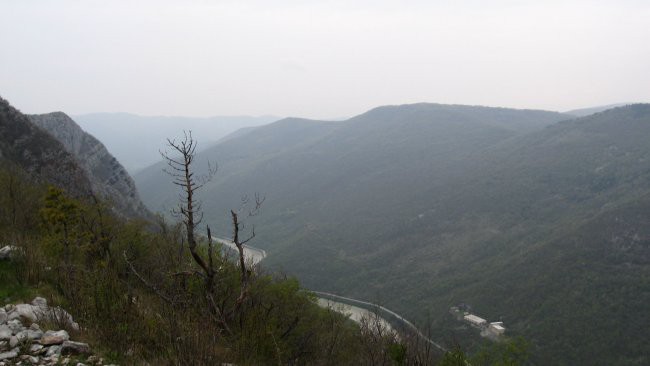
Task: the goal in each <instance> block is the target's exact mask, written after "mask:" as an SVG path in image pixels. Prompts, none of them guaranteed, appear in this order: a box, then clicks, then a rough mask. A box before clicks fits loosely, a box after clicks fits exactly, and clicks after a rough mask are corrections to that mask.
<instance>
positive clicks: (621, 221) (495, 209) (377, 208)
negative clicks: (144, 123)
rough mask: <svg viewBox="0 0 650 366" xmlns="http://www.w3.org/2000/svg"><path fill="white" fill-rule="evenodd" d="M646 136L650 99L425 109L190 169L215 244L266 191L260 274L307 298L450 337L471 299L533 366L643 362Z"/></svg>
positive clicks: (295, 129) (155, 179)
mask: <svg viewBox="0 0 650 366" xmlns="http://www.w3.org/2000/svg"><path fill="white" fill-rule="evenodd" d="M562 120H565V121H564V122H560V121H562ZM558 122H559V123H558ZM647 141H650V105H631V106H626V107H620V108H615V109H611V110H607V111H605V112H602V113H597V114H594V115H591V116H588V117H584V118H579V119H574V118H573V117H570V116H566V115H562V114H558V113H551V112H540V111H521V110H508V109H500V108H484V107H466V106H443V105H428V104H419V105H409V106H396V107H382V108H377V109H375V110H372V111H370V112H368V113H365V114H363V115H360V116H358V117H355V118H352V119H350V120H347V121H342V122H318V121H306V120H284V121H280V122H277V123H275V124H272V125H269V126H266V127H262V128H258V129H255V130H253V131H249V132H248V133H244V134H241V135H240V136H237V137H234V138H231V139H228V140H226V141H224V142H223V143H221V144H218V145H217V146H215V147H213V148H210V149H208V150H206V151H205V152H203V153H202V154H200V155H199V157H198V160H199V161H206V160H208V159H209V160H211V161H212V162H217V163H219V167H220V171H219V174H218V175H217V177H216V178H215V180H214V181H213V182H212V183H211V184H210V185H208V186H206V190H205V194H204V195H203V196H202V198H203V199H204V208H205V211H206V221H207V222H208V223H210V225H211V226H213V227H218V228H219V229H220V230H221V231H222V232H223V235H224V236H225V235H227V222H228V221H227V210H228V209H230V208H233V207H237V206H238V204H239V197H240V196H241V195H242V194H246V193H247V194H252V193H253V192H261V193H263V194H265V195H266V197H267V201H266V202H265V206H264V210H263V212H262V216H261V217H260V218H259V220H258V222H257V223H256V231H257V232H258V234H259V236H258V241H257V243H258V245H259V246H260V247H263V248H264V249H266V250H267V251H268V254H269V257H268V258H267V260H268V262H267V265H271V266H276V267H279V268H283V269H285V270H286V271H288V272H289V273H292V274H297V275H298V276H299V277H300V278H301V280H302V281H303V282H304V283H305V285H306V286H307V287H309V288H313V289H318V290H325V291H333V292H339V293H342V294H345V295H349V296H352V297H357V298H362V299H368V300H375V301H378V302H381V303H383V304H385V305H387V306H388V307H390V308H392V309H396V310H399V311H400V312H403V313H405V315H407V317H409V318H411V319H414V320H420V321H424V320H426V319H427V318H428V317H429V318H430V320H431V321H432V322H433V329H434V335H435V336H436V337H438V338H439V339H447V340H449V339H453V338H454V337H455V336H454V334H456V332H458V334H457V337H458V338H461V341H463V337H465V335H466V334H468V332H469V333H471V331H467V330H462V331H461V330H458V329H459V327H462V324H460V323H457V322H455V321H454V320H452V319H451V317H450V316H449V314H448V309H449V307H450V306H452V305H455V304H457V303H460V302H463V303H466V304H471V305H472V307H473V309H474V311H475V312H476V313H478V314H479V315H482V316H484V317H486V318H488V319H490V320H498V319H502V320H503V321H504V322H505V324H506V327H507V328H508V333H509V334H511V335H523V336H524V337H526V338H528V339H530V340H531V341H532V343H533V348H534V358H535V361H536V362H537V363H538V364H567V365H568V364H576V363H579V364H594V365H596V364H603V365H605V364H644V363H646V362H648V360H649V354H650V349H649V347H648V345H647V344H646V342H644V341H643V340H644V339H645V338H646V337H645V331H644V330H643V327H642V326H640V324H647V323H648V316H647V313H648V312H647V304H648V303H650V291H648V289H649V288H650V263H649V262H648V258H649V254H648V253H649V250H650V236H648V231H647V230H648V226H650V206H649V205H648V202H649V201H648V197H650V144H648V143H647ZM160 169H161V166H154V167H151V168H150V169H148V170H145V171H143V172H142V174H140V175H138V176H137V177H136V182H137V183H138V184H139V185H142V186H143V187H144V186H146V187H149V190H148V192H147V193H146V194H144V195H143V196H144V200H145V202H146V203H148V204H149V205H151V207H153V208H155V209H159V210H166V209H168V208H170V207H172V206H173V204H174V200H175V198H174V191H173V186H172V185H171V183H165V182H168V181H169V180H168V179H166V178H164V176H163V175H161V174H162V173H160ZM159 182H163V184H161V183H159ZM219 225H220V226H219Z"/></svg>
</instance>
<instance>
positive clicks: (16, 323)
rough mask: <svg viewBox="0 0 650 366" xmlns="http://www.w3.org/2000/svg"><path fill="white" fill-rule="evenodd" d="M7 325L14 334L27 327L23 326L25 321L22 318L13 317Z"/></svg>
mask: <svg viewBox="0 0 650 366" xmlns="http://www.w3.org/2000/svg"><path fill="white" fill-rule="evenodd" d="M14 314H15V313H14ZM7 326H8V327H9V329H11V331H12V332H13V334H16V333H18V332H20V331H21V330H23V329H25V327H23V323H21V322H20V319H11V320H10V321H8V322H7Z"/></svg>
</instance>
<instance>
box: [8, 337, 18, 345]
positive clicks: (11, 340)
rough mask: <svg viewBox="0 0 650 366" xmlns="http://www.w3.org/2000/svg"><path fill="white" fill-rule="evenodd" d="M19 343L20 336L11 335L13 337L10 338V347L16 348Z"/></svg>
mask: <svg viewBox="0 0 650 366" xmlns="http://www.w3.org/2000/svg"><path fill="white" fill-rule="evenodd" d="M17 345H18V337H16V336H11V338H9V348H14V347H16V346H17Z"/></svg>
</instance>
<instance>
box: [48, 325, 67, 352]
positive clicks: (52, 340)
mask: <svg viewBox="0 0 650 366" xmlns="http://www.w3.org/2000/svg"><path fill="white" fill-rule="evenodd" d="M69 339H70V335H68V332H66V331H65V330H59V331H56V332H55V331H52V330H48V331H47V332H45V334H43V336H42V337H41V344H42V345H44V346H47V345H51V344H61V343H63V342H65V341H67V340H69ZM48 352H49V351H48Z"/></svg>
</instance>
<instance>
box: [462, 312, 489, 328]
mask: <svg viewBox="0 0 650 366" xmlns="http://www.w3.org/2000/svg"><path fill="white" fill-rule="evenodd" d="M463 319H465V321H467V322H469V323H470V324H472V325H474V326H477V327H482V326H484V325H486V324H487V320H485V319H483V318H481V317H478V316H476V315H473V314H467V315H465V316H464V317H463Z"/></svg>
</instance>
